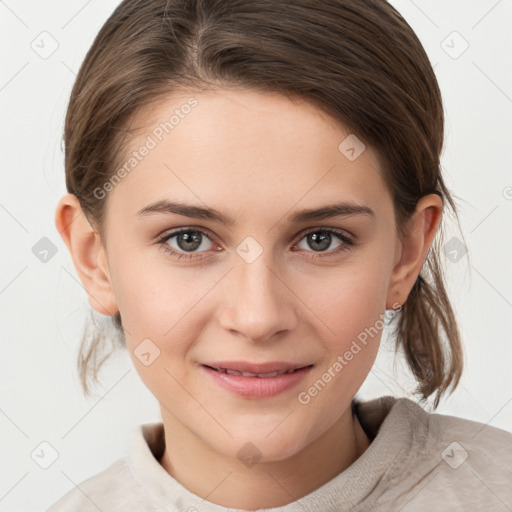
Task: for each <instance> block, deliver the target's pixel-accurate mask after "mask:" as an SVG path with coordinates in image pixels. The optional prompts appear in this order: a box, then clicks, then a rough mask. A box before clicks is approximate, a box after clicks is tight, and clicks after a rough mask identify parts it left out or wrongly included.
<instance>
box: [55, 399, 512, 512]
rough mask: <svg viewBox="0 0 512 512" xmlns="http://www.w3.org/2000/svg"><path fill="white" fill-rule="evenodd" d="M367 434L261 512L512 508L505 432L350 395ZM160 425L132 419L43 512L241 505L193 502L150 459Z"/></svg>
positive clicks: (160, 437)
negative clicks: (311, 487) (92, 466)
mask: <svg viewBox="0 0 512 512" xmlns="http://www.w3.org/2000/svg"><path fill="white" fill-rule="evenodd" d="M355 405H356V413H357V415H358V418H359V421H360V423H361V425H362V426H363V428H364V430H365V431H366V433H367V435H368V437H369V439H370V440H371V444H370V446H369V447H368V448H367V449H366V451H365V452H364V453H363V454H362V455H361V456H360V457H359V458H358V459H357V460H356V461H355V462H354V463H353V464H352V465H350V466H349V467H348V468H346V469H345V470H344V471H342V472H341V473H340V474H338V475H337V476H336V477H334V478H333V479H332V480H330V481H329V482H327V483H325V484H324V485H322V486H321V487H319V488H318V489H316V490H315V491H313V492H311V493H310V494H308V495H307V496H304V497H303V498H300V499H299V500H297V501H294V502H293V503H289V504H288V505H286V506H281V507H275V508H270V509H260V510H265V511H267V512H313V511H315V512H316V511H319V512H331V511H332V512H343V511H349V510H350V511H353V512H361V511H370V510H371V511H393V512H397V511H400V512H423V511H428V512H434V511H435V512H440V511H446V512H448V511H449V512H454V511H470V512H473V511H492V512H512V434H511V433H509V432H507V431H505V430H501V429H498V428H495V427H491V426H486V425H484V424H482V423H478V422H474V421H469V420H466V419H462V418H456V417H453V416H446V415H441V414H434V413H429V412H426V411H425V410H424V409H423V408H422V407H421V406H420V405H418V404H416V403H415V402H413V401H412V400H409V399H407V398H399V399H396V398H394V397H391V396H385V397H382V398H380V399H376V400H372V401H367V402H360V401H356V402H355ZM164 446H165V440H164V430H163V424H162V423H148V424H144V425H139V426H138V427H137V428H136V429H135V430H134V431H133V434H132V438H131V443H130V446H129V448H128V452H127V455H126V457H123V458H121V459H119V460H117V461H116V462H114V463H113V464H111V465H110V466H109V467H107V468H106V469H105V470H104V471H102V472H101V473H99V474H97V475H94V476H92V477H90V478H89V479H87V480H85V481H84V482H82V483H81V484H79V486H78V488H73V489H71V490H70V491H69V492H68V493H67V494H66V495H64V496H63V497H62V498H61V499H60V500H59V501H58V502H57V503H55V504H54V505H53V506H52V507H50V508H49V509H48V510H47V512H75V511H76V512H78V511H79V512H98V511H100V512H135V511H137V512H143V511H144V512H153V511H155V512H156V511H166V512H235V511H237V512H240V509H232V508H226V507H222V506H220V505H216V504H213V503H211V502H209V501H206V500H204V499H202V498H201V497H200V496H197V495H195V494H193V493H191V492H190V491H188V490H187V489H186V488H185V487H183V486H182V485H181V484H180V483H179V482H178V481H176V480H175V479H174V478H173V477H172V476H171V475H170V474H169V473H167V472H166V471H165V470H164V468H163V467H162V466H161V465H160V464H159V462H158V460H159V458H160V456H161V454H162V453H163V450H164Z"/></svg>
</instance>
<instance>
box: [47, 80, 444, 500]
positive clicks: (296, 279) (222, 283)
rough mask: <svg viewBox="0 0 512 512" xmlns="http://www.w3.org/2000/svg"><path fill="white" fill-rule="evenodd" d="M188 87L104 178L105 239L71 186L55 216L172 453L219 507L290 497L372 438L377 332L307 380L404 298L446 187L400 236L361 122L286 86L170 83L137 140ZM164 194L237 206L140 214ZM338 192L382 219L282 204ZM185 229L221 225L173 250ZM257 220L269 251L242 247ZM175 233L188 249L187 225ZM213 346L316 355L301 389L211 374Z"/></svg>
mask: <svg viewBox="0 0 512 512" xmlns="http://www.w3.org/2000/svg"><path fill="white" fill-rule="evenodd" d="M191 96H193V97H194V98H196V99H197V101H198V105H197V106H196V107H195V109H193V110H192V111H191V113H190V114H189V115H187V116H185V117H184V118H183V119H181V120H180V123H179V125H177V126H176V127H175V128H174V130H173V131H172V132H171V133H170V134H168V135H166V136H165V137H164V139H163V140H162V141H161V142H160V143H159V144H158V145H157V147H156V148H154V149H152V150H151V152H150V153H149V154H148V155H147V156H146V157H145V158H144V159H143V160H142V161H141V162H140V163H139V164H138V165H137V167H136V168H135V169H134V170H133V171H132V172H131V173H130V174H128V175H127V176H126V177H125V178H124V179H123V180H122V181H121V182H120V183H119V184H117V185H116V186H115V187H114V188H113V190H111V191H110V192H108V195H107V197H106V199H105V200H106V201H107V215H106V221H105V228H106V230H105V233H106V239H105V240H103V241H102V240H101V239H100V238H99V235H98V234H97V232H96V231H95V230H94V229H93V228H92V227H91V226H90V224H89V223H88V222H87V220H86V218H85V216H84V215H80V213H81V209H80V205H79V203H78V201H77V198H76V197H75V196H74V195H72V194H67V195H65V196H64V197H63V198H62V199H61V200H60V202H59V204H58V207H57V210H56V226H57V229H58V230H59V232H60V234H61V236H62V238H63V240H64V241H65V243H66V245H67V247H68V249H69V251H70V253H71V256H72V258H73V262H74V264H75V267H76V269H77V272H78V274H79V276H80V279H81V281H82V283H83V285H84V288H85V289H86V290H87V293H88V297H89V302H90V304H91V306H92V307H93V308H95V309H96V310H97V311H98V312H100V313H102V314H105V315H112V314H114V313H116V312H117V311H120V313H121V317H122V321H123V326H124V328H125V330H126V332H125V337H126V344H127V348H128V350H129V353H130V357H131V358H132V360H133V363H134V366H135V368H136V370H137V372H138V373H139V375H140V377H141V379H142V381H143V382H144V383H145V385H146V386H147V387H148V388H149V390H150V391H151V392H152V393H153V395H154V396H155V397H156V399H157V400H158V402H159V404H160V409H161V413H162V419H163V423H164V429H165V442H166V450H165V453H164V455H163V457H162V459H161V461H160V463H161V464H162V466H163V467H164V468H165V469H166V470H167V471H168V472H169V473H170V474H171V475H172V476H173V477H174V478H176V479H177V480H178V481H179V482H181V483H182V484H183V485H184V486H185V487H187V488H188V489H189V490H191V491H192V492H194V493H196V494H197V495H199V496H201V497H207V499H208V501H211V502H214V503H217V504H219V505H223V506H226V507H234V508H243V509H255V508H270V507H276V506H281V505H284V504H286V503H290V502H291V501H294V500H296V499H297V498H300V497H301V496H304V495H306V494H308V493H310V492H311V491H313V490H314V489H316V488H318V487H320V486H321V485H322V484H324V483H326V482H327V481H329V480H331V479H332V478H333V477H334V476H336V475H337V474H338V473H340V472H341V471H343V470H344V469H345V468H347V467H348V466H349V465H351V464H352V463H353V462H354V461H355V460H356V459H357V458H358V457H359V456H361V454H362V453H363V452H364V451H365V450H366V449H367V448H368V446H369V444H370V442H369V440H368V437H367V436H366V434H365V432H364V431H363V429H362V428H361V426H360V424H359V422H358V420H357V418H355V417H352V413H351V409H350V402H351V400H352V398H353V397H354V395H355V393H356V392H357V390H358V389H359V387H360V386H361V384H362V383H363V381H364V380H365V378H366V376H367V375H368V373H369V371H370V369H371V367H372V365H373V363H374V360H375V357H376V354H377V351H378V346H379V342H380V338H381V336H380V334H381V330H379V333H378V335H375V336H374V337H373V338H371V339H370V340H369V341H368V343H367V344H366V345H364V346H363V345H361V346H362V350H361V351H360V352H359V353H357V355H355V356H354V357H353V359H352V360H351V361H349V362H348V364H346V365H345V366H344V367H343V369H342V370H341V371H339V372H337V373H336V376H335V377H333V378H332V379H331V380H330V382H328V384H327V385H326V386H325V387H324V388H323V389H322V390H321V391H320V392H318V393H317V394H316V396H314V397H311V399H310V401H309V402H308V403H307V404H302V403H300V402H299V400H298V394H299V393H300V392H303V391H305V390H306V391H307V390H308V388H310V387H311V386H312V385H313V384H314V383H315V382H316V381H318V379H320V378H321V377H322V375H323V374H325V372H327V371H328V369H329V368H332V366H333V363H334V362H335V361H336V360H337V357H338V356H339V355H343V354H344V353H345V352H346V351H347V350H348V349H349V348H350V346H351V343H352V341H353V340H355V339H356V338H357V336H358V334H359V333H361V332H362V331H364V330H365V328H369V327H371V326H374V325H376V322H377V323H378V320H379V318H381V319H382V316H381V315H382V314H384V312H385V310H386V309H393V308H394V307H395V308H396V306H397V305H401V304H403V303H404V302H405V300H406V298H407V296H408V294H409V292H410V290H411V288H412V286H413V284H414V282H415V280H416V278H417V276H418V274H419V272H420V269H421V266H422V264H423V261H424V259H425V257H426V253H427V251H428V248H429V246H430V244H431V242H432V240H433V237H434V235H435V233H436V230H437V228H438V225H439V222H440V219H441V214H442V203H441V199H440V198H439V197H438V196H437V195H435V194H431V195H428V196H425V197H423V198H422V199H421V200H420V201H419V202H418V205H417V209H416V212H415V214H414V215H413V217H412V218H411V220H410V222H409V226H408V231H407V235H406V236H405V237H404V238H403V240H400V239H399V237H398V234H397V232H396V230H395V217H394V210H393V203H392V199H391V196H390V194H389V191H388V189H387V187H386V184H385V182H384V181H383V179H382V176H381V172H380V163H379V159H378V155H377V154H376V153H375V152H374V151H373V150H372V148H371V147H369V146H366V149H365V150H364V151H363V153H362V154H361V155H360V156H359V157H358V158H357V159H356V160H354V161H350V160H349V159H348V158H347V157H346V156H345V155H344V154H343V153H342V152H340V150H339V149H338V146H339V144H340V143H341V142H342V141H343V140H344V139H345V137H346V136H347V135H349V134H350V131H349V130H348V129H347V128H346V127H344V126H341V125H340V124H339V123H338V122H336V121H335V120H334V119H332V118H330V117H329V116H327V115H326V114H325V113H322V112H320V111H319V110H317V109H315V108H314V107H313V106H311V105H310V104H308V103H305V102H301V101H292V100H290V99H288V98H286V97H284V96H281V95H277V94H262V93H258V92H254V91H247V90H235V89H229V90H227V89H218V90H216V91H211V92H201V93H194V94H192V93H190V94H183V95H181V96H178V95H174V96H169V97H168V98H165V101H162V102H160V103H159V104H157V105H156V106H153V107H152V108H151V109H147V110H146V111H144V112H142V113H141V114H139V115H138V116H137V118H136V119H134V121H133V124H132V127H133V128H134V129H135V128H136V132H134V133H136V135H135V136H134V137H133V139H132V140H131V141H130V145H129V148H130V151H132V150H135V149H137V148H139V147H140V146H141V145H142V144H143V143H144V141H145V140H146V137H147V136H148V134H150V133H151V130H152V129H153V128H154V127H155V126H156V125H157V124H158V123H159V122H161V121H163V120H165V119H168V118H169V112H172V111H173V110H174V109H175V108H179V107H180V105H183V104H184V103H185V102H186V100H187V99H188V98H189V97H191ZM164 198H166V199H169V200H174V201H178V200H179V201H182V202H185V203H188V204H194V205H198V206H203V207H204V206H208V207H212V208H216V209H217V210H219V211H221V212H222V213H224V214H226V215H230V216H232V217H234V218H235V219H236V222H235V224H234V225H232V226H226V225H222V224H220V223H217V222H214V221H211V220H204V219H191V218H188V217H184V216H181V215H177V214H168V213H167V214H165V213H157V214H151V215H147V216H141V217H139V218H138V217H137V212H138V211H139V210H140V209H141V208H143V207H144V206H146V205H148V204H149V203H151V202H154V201H156V200H160V199H164ZM341 200H347V201H352V202H355V203H357V204H360V205H366V206H368V207H370V208H371V209H372V210H373V211H374V213H375V218H372V217H370V216H364V215H353V216H347V217H342V216H341V217H340V216H339V217H332V218H328V219H324V220H320V221H308V222H304V223H300V224H291V223H290V222H288V220H287V219H288V216H289V215H290V214H292V213H293V212H295V211H297V210H300V209H303V208H317V207H320V206H323V205H326V204H329V203H333V202H339V201H341ZM181 227H192V228H191V229H192V230H193V229H194V228H196V229H197V228H200V229H202V230H205V231H206V232H207V233H209V234H210V235H211V236H210V237H209V238H208V237H206V238H203V241H202V243H201V246H200V248H199V249H195V252H193V253H192V254H193V255H194V257H195V259H194V258H192V259H190V260H185V258H182V259H181V260H178V258H176V257H175V256H172V255H169V254H166V253H165V252H164V250H163V248H162V247H163V244H160V245H159V244H158V241H157V240H158V237H159V235H163V234H165V233H169V232H170V231H171V230H173V229H176V228H181ZM311 228H325V229H328V228H331V229H339V230H342V231H343V232H345V233H347V234H351V235H352V236H353V239H354V241H355V244H354V245H353V246H349V247H348V248H347V249H346V250H344V251H341V252H339V253H337V254H335V253H334V251H335V250H336V248H338V247H339V246H340V245H342V244H343V242H340V241H339V240H338V239H337V238H336V237H335V236H334V235H333V236H332V242H331V244H330V245H329V246H328V247H327V249H318V247H317V246H316V245H312V244H311V243H309V242H308V238H307V237H306V236H305V234H303V233H304V231H306V230H311ZM312 231H314V230H312ZM247 236H251V237H253V238H254V239H255V240H256V241H257V243H258V244H259V246H261V248H262V250H263V252H262V254H261V255H260V256H259V257H258V258H257V259H255V261H253V262H251V263H248V262H247V261H246V260H244V259H243V258H242V257H240V256H239V254H238V253H237V252H236V249H237V247H238V246H239V244H241V242H242V241H243V240H244V239H245V238H246V237H247ZM166 243H167V246H169V245H171V247H173V248H174V249H175V250H176V251H178V252H182V253H186V250H183V249H182V248H180V246H179V245H178V240H177V237H174V238H173V239H170V240H168V241H167V242H166ZM182 247H183V246H182ZM216 248H217V249H219V250H215V249H216ZM294 248H295V249H294ZM315 249H316V250H315ZM193 250H194V249H193ZM328 253H331V255H330V256H327V254H328ZM315 256H317V257H315ZM148 338H149V339H150V340H151V342H152V343H154V345H156V346H157V347H158V348H159V350H160V355H159V357H157V358H156V359H155V360H154V361H153V362H152V363H151V364H150V365H148V366H145V365H144V364H142V363H141V361H140V360H139V359H138V357H136V355H135V354H134V350H135V349H136V348H137V346H138V345H139V344H140V343H141V341H142V340H144V339H148ZM208 360H210V361H211V360H230V361H233V360H245V361H252V362H266V361H292V362H301V363H302V364H314V366H313V368H312V370H311V372H310V374H309V375H308V376H307V378H306V379H305V380H304V381H303V382H301V383H300V384H299V385H298V386H296V387H294V388H293V389H291V390H287V391H285V392H283V393H281V394H279V395H277V396H274V397H268V398H263V399H249V398H244V397H241V396H239V395H235V394H233V393H231V392H229V391H227V390H225V389H223V388H221V387H219V386H218V385H216V384H215V383H212V381H211V379H209V378H208V376H207V375H204V372H203V371H202V370H201V368H200V366H199V364H200V363H201V362H206V361H208ZM331 371H332V370H331ZM248 442H250V443H252V444H253V445H255V446H256V447H257V449H258V451H259V454H260V456H261V458H260V459H259V460H258V461H257V463H256V464H254V465H252V466H251V467H248V466H246V465H245V464H244V463H243V462H242V461H241V460H240V459H239V458H238V457H237V452H238V451H239V450H240V449H241V448H242V447H243V446H244V445H245V444H246V443H248ZM241 489H243V492H240V491H241Z"/></svg>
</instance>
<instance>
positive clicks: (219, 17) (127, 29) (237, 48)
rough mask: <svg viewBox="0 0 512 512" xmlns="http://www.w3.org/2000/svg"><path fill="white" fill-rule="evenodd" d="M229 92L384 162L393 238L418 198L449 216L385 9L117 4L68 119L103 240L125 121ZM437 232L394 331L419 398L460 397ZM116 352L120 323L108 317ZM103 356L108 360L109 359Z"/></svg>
mask: <svg viewBox="0 0 512 512" xmlns="http://www.w3.org/2000/svg"><path fill="white" fill-rule="evenodd" d="M219 87H221V88H229V87H232V88H234V87H237V88H244V89H250V90H254V91H261V92H277V93H280V94H283V95H286V96H287V97H290V98H298V99H303V100H306V101H308V102H309V103H311V104H313V105H315V106H316V107H318V108H320V109H322V110H323V111H324V112H326V113H327V114H329V115H330V116H332V117H333V118H334V119H336V120H338V121H340V122H341V123H343V124H344V125H345V126H347V127H349V128H350V130H351V133H353V134H355V135H356V136H357V137H358V138H359V139H360V140H362V141H363V142H364V143H365V144H367V145H369V146H371V147H372V148H373V149H374V150H375V151H376V152H377V154H378V155H379V157H380V161H381V162H382V169H381V170H382V175H383V177H384V181H385V183H386V185H387V187H388V188H389V190H390V192H391V195H392V199H393V203H394V211H395V219H396V229H397V233H398V234H399V236H400V237H402V236H403V234H404V228H405V225H406V222H407V220H408V219H409V218H410V217H411V215H412V214H413V213H414V211H415V208H416V205H417V202H418V200H419V199H420V198H421V197H423V196H424V195H427V194H430V193H435V194H438V195H439V196H440V197H441V199H442V202H443V222H444V219H445V214H444V213H445V212H446V210H447V208H448V207H449V208H450V210H451V212H452V213H453V214H454V215H455V217H456V219H457V221H458V215H457V211H456V207H455V204H454V201H453V199H452V196H451V195H450V192H449V191H448V190H447V188H446V186H445V183H444V181H443V177H442V175H441V166H440V155H441V151H442V146H443V138H444V116H443V105H442V98H441V93H440V90H439V86H438V83H437V80H436V76H435V74H434V71H433V69H432V66H431V64H430V61H429V59H428V56H427V55H426V53H425V50H424V48H423V46H422V45H421V43H420V41H419V40H418V38H417V36H416V35H415V33H414V31H413V30H412V29H411V27H410V26H409V25H408V24H407V22H406V21H405V20H404V19H403V18H402V16H401V15H400V14H399V13H398V12H397V11H396V10H395V9H394V8H393V7H392V6H391V5H390V4H389V3H388V2H387V1H385V0H364V1H361V0H293V1H292V0H124V1H123V2H121V4H120V5H119V6H118V7H117V8H116V9H115V11H114V12H113V13H112V15H111V16H110V17H109V19H108V20H107V21H106V23H105V24H104V25H103V27H102V28H101V30H100V32H99V33H98V35H97V36H96V38H95V40H94V43H93V44H92V46H91V48H90V49H89V51H88V53H87V55H86V58H85V60H84V62H83V63H82V66H81V68H80V71H79V73H78V76H77V78H76V82H75V84H74V87H73V90H72V93H71V98H70V102H69V106H68V110H67V115H66V121H65V131H64V143H65V169H66V186H67V190H68V192H70V193H72V194H75V195H76V196H77V198H78V199H79V201H80V204H81V206H82V209H83V211H84V213H85V215H86V217H87V219H88V220H89V222H90V223H91V225H92V226H94V227H95V229H97V231H98V233H99V234H101V236H102V240H104V232H103V220H104V214H105V208H106V201H107V199H108V197H107V199H102V198H101V197H100V196H98V194H97V193H95V191H97V190H98V188H101V187H102V185H103V184H104V183H105V182H106V180H108V178H109V177H111V176H112V175H113V174H114V173H115V171H116V169H117V168H118V166H119V165H121V163H122V161H123V148H124V147H125V144H126V141H127V137H128V135H129V133H130V131H129V125H130V121H131V120H133V119H134V117H135V116H136V114H137V113H138V112H140V111H141V110H143V109H144V108H145V107H148V106H149V105H150V104H153V103H154V102H155V101H158V100H159V99H163V98H164V97H165V96H166V95H169V94H171V93H173V92H174V91H178V90H182V91H183V90H188V91H198V92H201V91H208V90H211V89H214V88H219ZM442 238H443V224H441V225H440V228H439V229H438V232H437V233H436V237H435V238H434V241H433V243H432V245H431V247H430V249H429V252H428V254H427V257H426V259H425V261H424V264H423V267H422V269H421V272H420V274H419V276H418V278H417V281H416V282H415V284H414V286H413V288H412V290H411V292H410V294H409V296H408V298H407V300H406V301H405V303H404V304H403V305H402V308H401V310H400V311H399V312H398V313H397V315H396V318H395V319H394V325H395V328H394V331H393V333H394V335H395V338H396V347H397V349H398V348H401V349H403V351H404V354H405V357H406V360H407V362H408V364H409V366H410V368H411V370H412V373H413V375H414V376H415V378H416V380H417V382H418V387H417V392H418V393H419V394H421V397H422V399H426V398H427V397H429V396H430V395H433V394H435V406H437V405H438V403H439V399H440V397H441V395H442V394H443V393H444V392H445V391H447V390H448V389H449V388H450V387H451V388H452V390H453V389H454V388H455V387H456V385H457V384H458V381H459V379H460V376H461V373H462V366H463V358H462V348H461V342H460V335H459V330H458V327H457V322H456V319H455V316H454V313H453V310H452V307H451V305H450V301H449V299H448V296H447V293H446V290H445V284H444V276H443V271H442V268H441V262H440V258H439V256H440V250H441V247H442ZM112 319H113V322H114V326H115V327H116V329H117V330H118V332H119V333H120V336H121V339H124V334H123V326H122V322H121V317H120V314H119V313H116V314H115V315H113V317H112ZM105 341H106V339H105V336H104V334H103V333H102V332H100V331H97V330H95V331H93V334H92V335H91V336H86V335H85V334H84V338H83V339H82V343H81V346H80V351H79V356H78V366H79V372H80V378H81V383H82V386H83V389H84V391H85V393H86V394H88V393H89V385H88V380H89V377H91V376H92V377H93V378H94V379H95V380H97V372H98V370H99V367H100V366H101V365H102V364H103V362H104V361H105V359H106V358H103V359H102V360H101V361H98V353H99V351H100V350H101V347H102V346H104V343H105ZM107 357H108V355H107Z"/></svg>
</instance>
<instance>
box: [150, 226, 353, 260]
mask: <svg viewBox="0 0 512 512" xmlns="http://www.w3.org/2000/svg"><path fill="white" fill-rule="evenodd" d="M187 232H197V233H201V235H202V236H205V237H207V238H208V239H210V236H209V235H208V233H206V232H205V231H203V230H202V229H199V228H192V227H187V228H181V229H177V230H174V231H171V232H170V233H166V234H165V235H163V236H162V237H161V238H160V239H159V240H158V241H157V243H158V244H159V245H160V246H161V247H162V249H163V251H164V252H165V253H166V254H169V255H170V256H172V257H176V258H177V259H178V260H179V259H181V258H185V259H186V260H191V259H197V254H200V253H186V252H178V251H176V250H175V249H173V248H172V247H170V246H169V245H168V244H167V242H168V241H169V240H170V239H171V238H173V237H175V236H177V235H179V234H181V233H187ZM311 233H324V234H325V233H329V234H333V235H334V236H335V237H336V238H338V240H340V241H341V242H343V243H342V244H341V245H340V246H339V247H338V248H336V249H334V250H331V251H329V252H323V251H320V252H318V253H317V254H313V255H311V256H307V257H309V258H312V259H316V258H326V257H327V258H328V257H330V256H335V255H338V254H340V253H342V252H344V251H348V250H350V249H351V248H352V247H353V246H354V245H355V242H354V240H353V239H352V238H350V237H348V236H347V235H346V234H345V233H344V232H343V231H340V230H338V229H333V228H313V229H310V230H308V231H306V232H303V233H301V237H300V238H299V241H298V242H297V243H299V242H300V241H301V240H302V239H303V238H305V237H306V236H307V235H309V234H311ZM201 252H206V251H201ZM307 252H313V251H307ZM199 259H203V257H201V256H200V257H199Z"/></svg>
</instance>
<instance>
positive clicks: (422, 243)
mask: <svg viewBox="0 0 512 512" xmlns="http://www.w3.org/2000/svg"><path fill="white" fill-rule="evenodd" d="M442 210H443V202H442V199H441V198H440V197H439V196H438V195H437V194H429V195H426V196H424V197H422V198H421V199H420V200H419V201H418V204H417V205H416V211H415V212H414V214H413V215H412V217H411V219H410V220H409V222H408V225H407V226H406V232H405V235H404V237H403V240H402V242H401V244H398V246H397V247H398V248H399V251H398V254H399V258H398V263H396V265H395V267H394V268H393V271H392V274H391V279H390V285H389V288H388V290H389V291H388V297H387V301H386V308H387V309H391V306H388V304H395V303H399V304H403V303H404V302H405V301H406V300H407V297H408V296H409V293H410V291H411V289H412V287H413V286H414V283H415V282H416V279H417V278H418V275H419V274H420V271H421V267H422V266H423V263H424V261H425V258H426V256H427V253H428V250H429V248H430V245H431V244H432V241H433V239H434V236H435V234H436V232H437V230H438V228H439V225H440V222H441V217H442Z"/></svg>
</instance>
